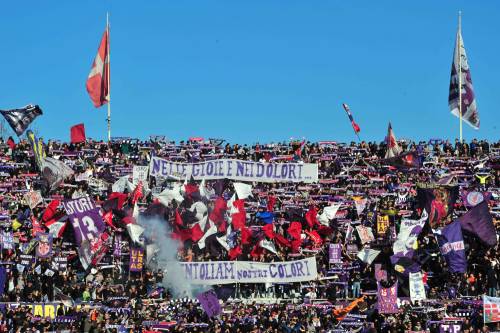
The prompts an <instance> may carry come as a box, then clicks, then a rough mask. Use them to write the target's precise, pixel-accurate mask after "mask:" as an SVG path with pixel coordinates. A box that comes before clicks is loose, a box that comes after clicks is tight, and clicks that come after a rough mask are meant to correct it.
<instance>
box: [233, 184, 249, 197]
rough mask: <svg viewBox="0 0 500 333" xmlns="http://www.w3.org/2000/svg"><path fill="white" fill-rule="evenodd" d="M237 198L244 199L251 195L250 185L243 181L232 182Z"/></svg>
mask: <svg viewBox="0 0 500 333" xmlns="http://www.w3.org/2000/svg"><path fill="white" fill-rule="evenodd" d="M233 186H234V190H235V191H236V194H237V195H238V199H246V198H248V197H249V196H251V195H252V185H248V184H245V183H233Z"/></svg>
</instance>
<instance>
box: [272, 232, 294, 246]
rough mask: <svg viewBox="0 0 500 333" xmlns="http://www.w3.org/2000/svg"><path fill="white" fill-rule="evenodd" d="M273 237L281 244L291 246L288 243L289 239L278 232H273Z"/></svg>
mask: <svg viewBox="0 0 500 333" xmlns="http://www.w3.org/2000/svg"><path fill="white" fill-rule="evenodd" d="M274 239H275V240H276V242H277V243H278V244H279V245H281V246H286V247H291V246H292V244H291V243H290V241H289V240H288V239H286V238H285V237H283V236H282V235H280V234H274Z"/></svg>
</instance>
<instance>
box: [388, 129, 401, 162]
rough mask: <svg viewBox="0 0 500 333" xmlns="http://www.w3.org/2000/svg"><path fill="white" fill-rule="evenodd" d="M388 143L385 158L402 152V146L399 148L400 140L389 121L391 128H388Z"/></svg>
mask: <svg viewBox="0 0 500 333" xmlns="http://www.w3.org/2000/svg"><path fill="white" fill-rule="evenodd" d="M385 141H386V144H387V151H386V152H385V158H390V157H394V156H397V155H399V154H401V148H399V145H398V142H397V141H396V136H395V135H394V132H393V131H392V125H391V123H389V128H388V129H387V137H386V138H385Z"/></svg>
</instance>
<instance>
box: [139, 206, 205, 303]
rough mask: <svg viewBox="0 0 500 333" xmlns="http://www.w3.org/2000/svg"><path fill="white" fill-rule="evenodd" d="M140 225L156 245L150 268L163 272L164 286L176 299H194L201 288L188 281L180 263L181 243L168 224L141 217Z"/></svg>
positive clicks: (156, 219)
mask: <svg viewBox="0 0 500 333" xmlns="http://www.w3.org/2000/svg"><path fill="white" fill-rule="evenodd" d="M139 223H140V224H141V225H142V226H143V227H144V229H145V230H144V236H145V237H146V239H148V240H150V241H152V242H153V243H154V245H155V251H154V252H155V253H156V254H155V256H154V258H153V259H152V260H151V261H150V258H148V266H149V267H155V266H156V268H157V269H161V270H163V273H164V274H163V286H164V287H165V288H168V289H169V290H170V292H171V293H172V295H173V297H174V298H183V297H189V298H193V296H195V295H196V294H197V293H198V292H199V291H200V289H199V286H195V285H192V284H191V283H190V282H189V281H188V280H186V277H185V274H184V269H183V268H182V266H181V265H180V263H179V258H178V257H177V251H178V249H179V246H180V245H181V244H180V242H179V241H178V240H176V239H172V238H171V237H170V230H169V227H168V226H167V222H165V221H163V220H161V219H158V218H146V217H144V216H140V218H139Z"/></svg>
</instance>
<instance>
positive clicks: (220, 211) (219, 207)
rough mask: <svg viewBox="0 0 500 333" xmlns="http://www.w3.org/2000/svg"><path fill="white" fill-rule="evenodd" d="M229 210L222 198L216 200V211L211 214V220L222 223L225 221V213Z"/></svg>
mask: <svg viewBox="0 0 500 333" xmlns="http://www.w3.org/2000/svg"><path fill="white" fill-rule="evenodd" d="M226 210H227V203H226V200H224V199H223V198H221V197H218V198H217V200H215V204H214V209H213V210H212V212H210V215H209V219H210V220H212V221H213V222H214V223H220V222H222V221H223V220H224V212H225V211H226Z"/></svg>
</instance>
